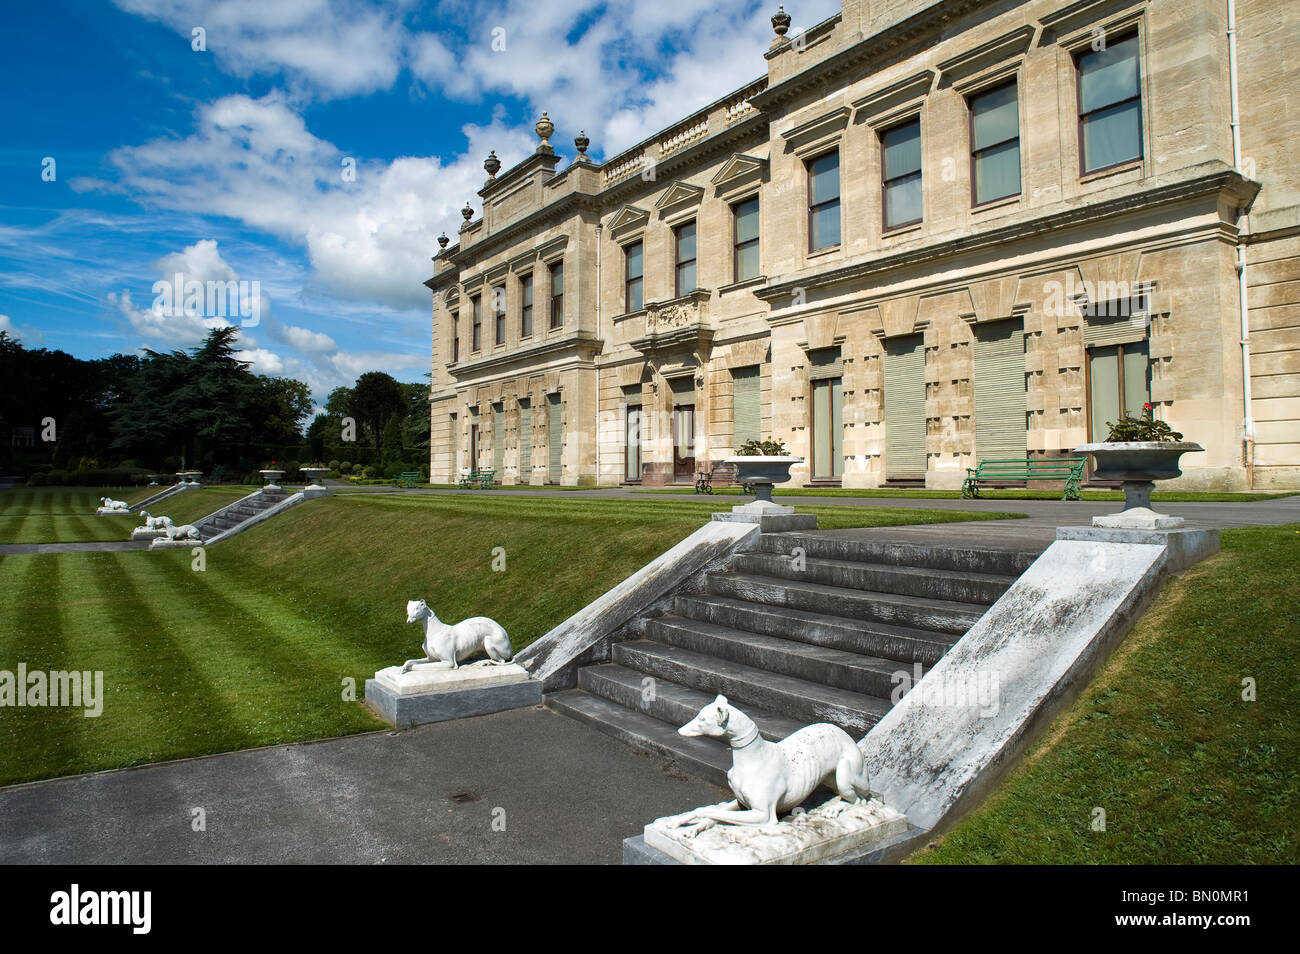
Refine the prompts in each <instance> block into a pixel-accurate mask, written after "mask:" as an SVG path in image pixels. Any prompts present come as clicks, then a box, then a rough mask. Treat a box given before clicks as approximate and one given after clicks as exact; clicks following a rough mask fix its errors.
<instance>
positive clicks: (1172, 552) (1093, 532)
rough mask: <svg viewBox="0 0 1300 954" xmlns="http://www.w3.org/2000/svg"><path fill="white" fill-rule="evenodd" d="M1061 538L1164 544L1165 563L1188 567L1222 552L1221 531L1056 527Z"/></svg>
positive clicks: (1177, 567)
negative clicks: (1220, 544)
mask: <svg viewBox="0 0 1300 954" xmlns="http://www.w3.org/2000/svg"><path fill="white" fill-rule="evenodd" d="M1056 539H1058V540H1093V541H1097V542H1100V543H1138V544H1149V545H1150V544H1153V545H1155V546H1160V547H1165V548H1166V550H1165V566H1166V567H1167V568H1168V569H1169V570H1171V571H1172V572H1175V573H1176V572H1178V571H1179V570H1185V569H1187V567H1189V566H1191V565H1192V564H1194V563H1199V562H1201V561H1202V560H1204V559H1205V558H1206V557H1208V556H1213V555H1214V554H1216V553H1218V552H1219V531H1218V530H1183V529H1175V530H1163V529H1162V530H1133V529H1123V528H1115V527H1098V526H1091V527H1057V528H1056Z"/></svg>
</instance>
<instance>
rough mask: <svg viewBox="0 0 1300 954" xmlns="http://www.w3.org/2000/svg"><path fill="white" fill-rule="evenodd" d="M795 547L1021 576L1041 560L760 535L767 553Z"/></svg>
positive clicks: (827, 537)
mask: <svg viewBox="0 0 1300 954" xmlns="http://www.w3.org/2000/svg"><path fill="white" fill-rule="evenodd" d="M795 547H800V548H802V549H803V551H804V553H805V554H806V555H807V556H810V557H816V558H819V559H826V560H853V561H856V562H858V563H884V564H888V565H891V566H915V567H927V568H930V569H935V570H957V571H962V572H968V573H993V574H997V575H999V576H1010V577H1018V576H1020V574H1022V573H1024V572H1025V570H1027V569H1028V568H1029V565H1030V564H1031V563H1033V562H1034V560H1036V559H1038V556H1039V554H1038V553H1037V552H1035V551H1033V550H1024V551H1020V550H1002V549H998V548H996V547H965V546H963V547H936V546H932V545H928V544H916V543H899V542H896V541H885V540H879V541H877V540H868V539H864V538H862V537H861V536H858V535H855V534H848V533H844V534H840V533H836V532H833V531H828V532H826V533H765V534H763V535H762V537H760V538H759V550H760V551H762V552H764V553H782V554H786V555H787V556H788V555H790V554H792V553H793V551H794V549H795Z"/></svg>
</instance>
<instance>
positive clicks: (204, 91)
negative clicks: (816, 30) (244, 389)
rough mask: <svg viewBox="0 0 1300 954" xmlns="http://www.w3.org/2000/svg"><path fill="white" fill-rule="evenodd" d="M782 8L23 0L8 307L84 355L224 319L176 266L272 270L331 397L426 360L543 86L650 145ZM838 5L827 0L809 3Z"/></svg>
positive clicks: (287, 341)
mask: <svg viewBox="0 0 1300 954" xmlns="http://www.w3.org/2000/svg"><path fill="white" fill-rule="evenodd" d="M775 6H776V5H775V4H767V3H759V2H754V0H667V2H657V3H647V2H644V0H602V2H595V0H495V2H470V0H443V2H430V3H416V2H400V0H398V2H392V3H382V4H371V3H361V2H351V0H337V2H329V0H227V2H200V0H115V2H113V3H108V2H102V3H94V2H90V0H82V2H74V0H52V2H42V3H40V4H16V5H10V7H9V8H8V9H7V11H6V21H7V22H6V29H5V31H4V32H3V33H0V82H3V84H4V89H5V91H6V92H5V96H4V98H3V100H2V101H0V128H2V129H3V130H4V135H3V137H2V138H0V328H3V329H5V330H8V331H9V332H10V333H11V334H16V335H17V336H18V337H20V338H21V339H23V341H24V342H25V344H27V346H29V347H40V346H45V347H49V348H60V349H63V350H65V351H69V352H71V353H72V354H75V355H78V356H80V357H84V358H94V357H100V356H103V355H108V354H112V353H114V352H133V351H136V350H137V349H139V348H141V347H149V348H153V349H156V350H167V349H171V348H186V347H192V346H193V345H195V344H197V343H198V341H199V340H201V338H202V336H203V335H204V333H205V332H206V329H207V327H210V326H211V325H212V324H214V323H224V322H223V320H222V318H220V317H216V316H213V315H211V314H207V313H204V312H202V311H197V310H191V312H190V313H189V314H186V313H183V312H174V313H160V312H159V311H158V309H157V308H155V307H154V302H155V298H156V296H155V290H154V283H155V282H157V281H159V280H160V279H163V278H164V277H165V278H167V279H170V278H171V276H173V275H174V274H176V273H180V274H182V275H183V276H184V277H185V280H195V281H199V282H206V281H209V280H216V281H223V282H225V281H234V280H241V281H245V282H249V283H252V282H257V283H258V287H259V288H260V295H261V297H260V299H259V302H258V306H259V309H258V310H259V315H260V321H259V323H258V324H257V325H256V326H255V327H247V328H244V329H243V330H242V332H241V346H242V347H243V349H244V353H243V356H244V358H245V359H246V360H249V361H251V362H252V363H253V365H254V368H255V369H256V370H258V371H260V372H262V373H266V374H285V375H290V376H293V377H296V378H299V379H300V380H304V381H307V382H308V383H309V384H310V385H311V386H312V389H313V393H314V395H315V396H316V398H317V400H318V401H321V400H323V399H324V397H325V395H326V394H328V392H329V390H330V389H331V388H333V387H336V386H338V385H340V384H350V383H352V381H353V380H355V378H356V377H357V376H358V375H359V374H361V373H362V372H364V371H370V370H383V371H388V372H389V373H391V374H393V375H395V376H396V377H398V378H399V379H401V380H407V381H418V380H420V376H421V375H422V374H423V373H424V372H425V371H427V370H428V367H429V337H430V319H429V314H430V301H429V294H428V291H427V289H425V288H424V287H422V285H421V284H420V283H421V282H422V281H423V280H424V279H426V278H428V277H429V275H430V274H431V273H432V265H431V263H430V261H429V259H430V257H431V256H432V254H433V252H434V251H435V250H436V248H437V246H436V242H435V240H436V237H437V235H438V234H439V233H440V232H441V231H443V230H446V231H447V233H448V234H449V235H451V236H453V238H454V236H455V229H456V228H457V226H458V225H459V223H460V221H461V218H460V213H459V209H460V207H461V206H462V205H464V203H465V202H466V201H469V202H470V203H471V204H472V205H473V206H474V208H475V210H476V212H477V211H478V210H479V200H478V197H477V195H476V194H475V193H476V192H477V190H478V189H479V188H481V187H482V183H483V179H484V178H485V173H484V172H483V169H482V163H483V159H484V158H485V157H486V155H487V153H488V150H489V149H495V150H496V153H497V155H498V156H499V157H500V158H501V161H502V162H503V164H504V165H505V166H506V167H507V168H508V167H509V166H511V165H513V164H514V163H515V162H518V161H519V160H521V159H522V158H524V156H526V155H527V154H528V152H529V151H531V150H532V149H533V148H535V146H536V144H537V138H536V135H535V134H534V133H533V131H532V126H533V123H534V122H535V120H536V119H537V117H538V116H539V115H540V113H541V111H542V110H543V109H545V110H547V111H548V112H549V114H550V117H551V119H552V120H554V122H555V123H556V126H557V131H556V135H555V136H554V137H553V140H552V141H553V142H554V143H555V144H556V147H557V149H558V150H559V152H560V153H561V155H562V156H564V157H565V158H566V159H568V158H571V157H572V155H573V153H574V150H573V147H572V141H573V137H574V136H575V135H576V134H577V132H578V129H579V128H580V127H581V128H583V129H585V130H586V132H587V135H588V136H590V137H591V140H592V146H591V150H590V154H591V155H592V157H593V158H594V159H596V160H597V161H599V160H600V159H602V158H603V157H605V156H607V155H613V154H615V153H617V152H618V151H619V150H621V149H624V148H626V147H628V146H630V145H633V144H634V143H636V142H637V141H639V140H641V139H643V138H645V137H646V136H648V135H650V134H651V133H653V132H655V131H657V130H659V129H661V128H663V127H664V126H666V125H669V124H670V123H672V122H673V121H675V120H676V119H678V118H680V117H682V116H683V115H685V114H686V113H687V112H689V111H690V110H692V109H694V108H697V107H699V106H702V105H704V104H706V103H709V102H711V101H713V100H714V99H717V98H718V97H720V96H722V95H723V94H725V93H727V92H729V91H730V90H732V89H734V88H736V87H738V86H740V85H742V84H743V83H745V82H747V81H749V80H750V79H753V78H754V77H756V76H758V75H761V73H762V72H763V70H764V60H763V58H762V52H763V51H764V50H765V49H766V48H767V45H768V42H769V41H770V39H771V36H772V33H771V27H770V23H769V21H768V17H769V16H770V14H771V13H772V12H774V11H775ZM769 8H770V9H769ZM837 9H838V3H837V2H835V0H808V2H801V3H799V4H798V5H797V9H796V10H794V11H792V13H793V14H794V15H796V17H797V19H796V21H795V24H794V26H795V28H796V29H799V28H802V27H806V26H809V25H811V24H813V23H816V22H818V21H820V20H822V19H824V18H825V17H827V16H829V15H831V14H832V13H834V12H835V11H836V10H837ZM195 30H201V31H202V33H201V34H199V37H200V38H201V41H202V42H201V44H200V43H199V42H198V40H196V34H195ZM195 45H202V46H203V47H205V49H200V50H195V49H194V48H193V47H194V46H195ZM51 160H52V162H51ZM349 167H350V168H354V169H355V176H354V177H351V178H349V176H348V175H346V174H345V169H347V168H349Z"/></svg>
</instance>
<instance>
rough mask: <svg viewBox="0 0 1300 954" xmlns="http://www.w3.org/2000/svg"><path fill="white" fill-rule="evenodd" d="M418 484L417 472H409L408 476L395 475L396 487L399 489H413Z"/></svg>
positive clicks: (418, 475)
mask: <svg viewBox="0 0 1300 954" xmlns="http://www.w3.org/2000/svg"><path fill="white" fill-rule="evenodd" d="M419 482H420V472H419V471H411V472H410V473H409V474H398V475H397V486H399V487H414V486H415V485H416V484H418V483H419Z"/></svg>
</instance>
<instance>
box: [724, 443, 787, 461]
mask: <svg viewBox="0 0 1300 954" xmlns="http://www.w3.org/2000/svg"><path fill="white" fill-rule="evenodd" d="M788 453H789V451H787V450H786V449H785V442H784V441H746V442H745V443H744V444H742V445H741V446H740V450H738V451H737V452H736V456H737V457H785V456H786V455H787V454H788Z"/></svg>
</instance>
